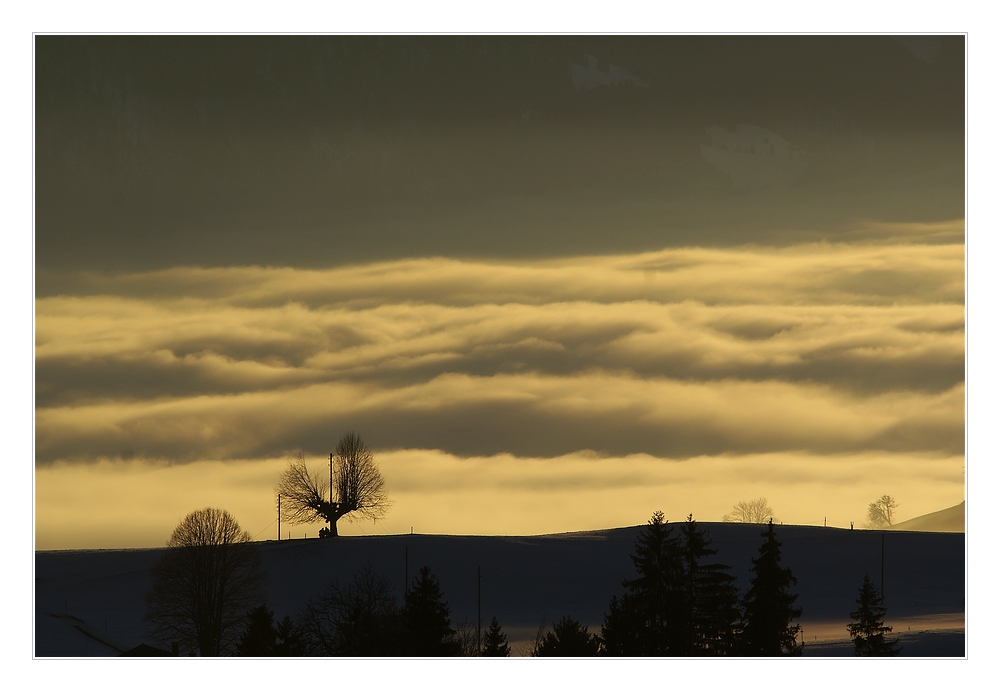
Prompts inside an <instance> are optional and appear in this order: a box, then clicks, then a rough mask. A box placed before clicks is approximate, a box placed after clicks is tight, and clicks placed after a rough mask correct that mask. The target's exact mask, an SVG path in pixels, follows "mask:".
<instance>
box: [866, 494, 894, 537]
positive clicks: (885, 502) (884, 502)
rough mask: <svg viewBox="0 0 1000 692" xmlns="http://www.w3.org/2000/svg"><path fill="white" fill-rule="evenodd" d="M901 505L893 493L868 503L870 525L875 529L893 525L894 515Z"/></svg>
mask: <svg viewBox="0 0 1000 692" xmlns="http://www.w3.org/2000/svg"><path fill="white" fill-rule="evenodd" d="M897 507H899V505H898V504H897V503H896V500H895V499H893V497H892V496H891V495H883V496H882V497H880V498H879V499H877V500H875V502H872V503H871V504H870V505H868V526H869V528H873V529H880V528H883V527H885V526H892V515H893V512H895V510H896V508H897Z"/></svg>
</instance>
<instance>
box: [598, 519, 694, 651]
mask: <svg viewBox="0 0 1000 692" xmlns="http://www.w3.org/2000/svg"><path fill="white" fill-rule="evenodd" d="M631 558H632V563H633V564H634V565H635V570H636V572H637V573H638V576H637V577H636V578H635V579H625V580H623V581H622V586H624V587H625V588H626V590H627V592H626V594H625V595H624V596H623V597H622V598H621V599H618V598H617V597H615V598H613V599H612V601H611V606H610V612H609V613H607V614H606V615H605V619H604V626H603V627H602V628H601V636H602V638H603V639H604V642H605V652H606V653H607V654H608V655H611V656H683V655H684V652H685V651H686V649H687V645H686V643H685V642H686V636H687V627H686V626H685V624H684V617H685V611H686V607H685V591H684V565H683V561H682V557H681V549H680V542H679V540H678V539H677V538H676V537H675V536H673V535H672V529H671V528H668V527H667V522H666V520H664V518H663V512H654V513H653V516H652V518H651V519H650V520H649V522H648V523H647V524H646V526H645V528H644V529H643V530H642V532H641V533H640V534H639V537H638V538H637V539H636V542H635V552H634V553H633V554H632V556H631Z"/></svg>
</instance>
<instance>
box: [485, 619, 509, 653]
mask: <svg viewBox="0 0 1000 692" xmlns="http://www.w3.org/2000/svg"><path fill="white" fill-rule="evenodd" d="M479 655H480V656H510V646H508V645H507V635H505V634H504V633H503V630H501V629H500V623H499V622H497V619H496V616H494V617H493V619H492V620H491V621H490V628H489V629H488V630H486V636H485V637H484V638H483V650H482V652H481V653H480V654H479Z"/></svg>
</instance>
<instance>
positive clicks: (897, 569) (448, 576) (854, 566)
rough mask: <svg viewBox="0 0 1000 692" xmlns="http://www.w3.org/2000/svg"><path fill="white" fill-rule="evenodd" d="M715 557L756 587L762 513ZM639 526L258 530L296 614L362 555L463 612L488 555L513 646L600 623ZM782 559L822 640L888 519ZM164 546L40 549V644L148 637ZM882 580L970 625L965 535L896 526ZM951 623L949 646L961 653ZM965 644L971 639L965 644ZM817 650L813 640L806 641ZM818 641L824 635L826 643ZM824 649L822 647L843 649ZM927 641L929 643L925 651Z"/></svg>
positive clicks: (823, 534) (810, 533) (935, 625)
mask: <svg viewBox="0 0 1000 692" xmlns="http://www.w3.org/2000/svg"><path fill="white" fill-rule="evenodd" d="M701 526H702V527H703V528H706V529H708V532H709V535H710V537H711V540H712V545H713V547H715V548H717V549H718V551H719V554H718V558H719V559H720V561H722V562H723V563H725V564H729V565H731V566H732V567H733V570H732V571H733V574H734V575H736V576H737V577H738V578H739V580H740V586H741V587H742V588H746V586H747V585H748V583H749V569H750V566H751V562H750V561H751V558H752V557H754V556H756V554H757V549H758V546H759V545H760V542H761V538H760V532H761V529H762V527H760V526H754V525H747V524H721V523H719V524H716V523H705V524H701ZM639 530H640V527H629V528H621V529H608V530H604V531H594V532H584V533H568V534H558V535H548V536H440V535H395V536H376V537H341V538H339V539H332V540H331V539H308V540H302V539H300V540H290V541H280V542H278V541H267V542H262V543H259V544H258V546H259V548H260V553H261V558H262V562H263V564H264V567H265V568H266V569H267V572H268V576H269V580H268V585H267V588H266V595H267V599H268V603H269V605H270V606H271V607H272V608H273V609H274V611H275V614H276V616H277V617H278V618H280V617H282V616H284V615H286V614H287V615H291V616H292V617H293V618H294V617H295V615H296V614H297V612H298V611H299V609H300V608H301V607H302V606H303V605H304V604H305V603H306V602H307V601H308V600H309V599H310V598H313V597H315V596H316V595H317V594H319V593H320V592H321V591H322V589H323V588H324V587H325V586H326V585H327V584H329V583H330V582H331V581H333V580H334V579H340V580H341V581H342V582H343V581H345V580H349V579H350V578H351V576H352V575H353V574H354V573H355V571H356V570H357V569H358V568H360V567H361V566H363V565H365V564H366V563H369V562H370V563H371V564H372V566H373V567H374V568H375V569H377V570H379V571H380V572H382V573H383V574H385V576H386V577H387V578H389V579H390V580H391V581H392V582H393V583H394V584H395V585H396V587H397V594H398V595H399V594H402V591H403V585H404V583H405V575H406V573H407V571H408V573H409V577H410V579H411V580H412V579H413V578H414V576H415V575H416V574H417V572H418V570H419V568H420V567H421V566H422V565H428V566H430V567H431V569H432V571H433V572H434V573H435V574H436V575H437V577H438V579H439V580H440V583H441V588H442V590H443V592H444V595H445V598H446V599H447V600H448V603H449V605H450V608H451V612H452V621H453V624H458V623H461V622H462V621H466V622H468V623H470V624H472V625H473V626H474V624H475V623H474V620H475V617H476V568H477V567H481V569H482V615H483V619H484V621H485V622H489V619H490V618H491V617H493V616H494V615H495V616H496V617H497V618H498V619H499V621H500V623H501V625H502V626H503V628H504V631H505V632H506V633H507V634H508V638H509V639H510V641H511V642H512V644H513V645H514V650H515V653H516V652H518V650H519V649H520V650H521V651H523V650H524V649H525V648H526V647H527V642H529V641H530V640H532V639H533V638H534V634H535V632H536V631H537V629H538V627H539V626H540V625H542V624H545V625H549V624H551V623H552V622H553V621H554V620H557V619H558V618H560V617H562V616H563V615H572V616H573V617H575V618H577V619H579V620H580V621H581V622H583V623H585V624H588V625H591V628H592V629H596V630H598V631H599V629H600V623H601V622H602V620H603V615H604V611H605V610H606V608H607V605H608V601H609V600H610V598H611V596H612V595H613V594H620V593H621V592H622V587H621V580H622V579H624V578H627V577H631V576H633V574H634V572H633V568H632V563H631V561H630V559H629V555H630V553H631V552H632V549H633V544H634V542H635V538H636V535H637V534H638V531H639ZM777 534H778V539H779V540H780V541H781V542H782V544H783V547H782V551H783V561H784V563H785V564H786V565H787V566H789V567H791V569H792V571H793V573H794V575H795V576H796V577H797V579H798V585H797V592H798V594H799V599H798V604H799V605H801V606H802V609H803V615H802V624H803V628H804V633H803V634H804V639H805V641H806V642H807V644H808V643H809V642H810V641H812V642H814V644H815V645H816V646H817V647H819V643H821V642H823V641H824V640H827V641H829V640H831V639H836V638H840V639H843V638H844V637H846V631H845V626H846V623H847V621H848V620H849V616H848V613H850V611H851V610H853V609H854V608H855V603H854V599H855V597H856V596H857V589H858V587H859V586H860V584H861V581H862V579H863V577H864V574H865V572H868V573H869V574H870V575H871V576H872V578H873V579H875V580H876V583H878V582H879V580H880V579H881V571H880V565H881V555H882V536H883V534H882V533H880V532H873V531H861V530H855V531H850V530H845V529H835V528H820V527H804V526H780V527H778V528H777ZM161 552H162V550H161V549H145V550H84V551H40V552H37V553H36V555H35V654H36V655H37V656H115V655H117V653H118V652H119V651H124V650H127V649H129V648H132V647H134V646H136V645H137V644H139V643H140V642H147V643H152V642H150V640H149V638H148V637H147V635H146V634H145V631H144V626H143V622H142V615H143V612H144V610H145V593H146V591H147V590H148V588H149V583H150V582H149V568H150V566H151V565H152V564H153V563H154V562H155V561H156V560H157V559H158V558H159V556H160V554H161ZM885 593H886V605H887V607H888V614H889V617H888V622H889V624H893V625H895V626H896V631H897V632H906V631H907V628H912V629H911V631H916V630H918V629H925V630H926V629H935V630H941V629H942V628H952V629H953V630H955V631H956V632H959V633H960V631H961V629H964V613H965V536H964V534H954V533H952V534H949V533H919V532H899V533H897V532H887V533H886V534H885ZM956 636H958V635H953V636H952V638H951V639H950V640H949V641H950V642H951V644H950V648H948V647H946V648H945V649H942V650H941V655H963V653H964V637H960V636H959V637H958V638H956ZM958 644H961V646H958ZM806 648H807V653H809V651H808V650H809V646H807V647H806ZM821 651H822V649H821V648H817V649H816V653H820V652H821ZM836 653H837V652H833V653H830V652H827V653H826V654H824V655H836ZM921 655H928V654H927V653H926V652H925V653H924V654H921Z"/></svg>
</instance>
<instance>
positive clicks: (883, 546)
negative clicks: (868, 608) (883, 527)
mask: <svg viewBox="0 0 1000 692" xmlns="http://www.w3.org/2000/svg"><path fill="white" fill-rule="evenodd" d="M879 591H880V592H881V594H882V605H885V532H883V533H882V585H881V586H880V587H879Z"/></svg>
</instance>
